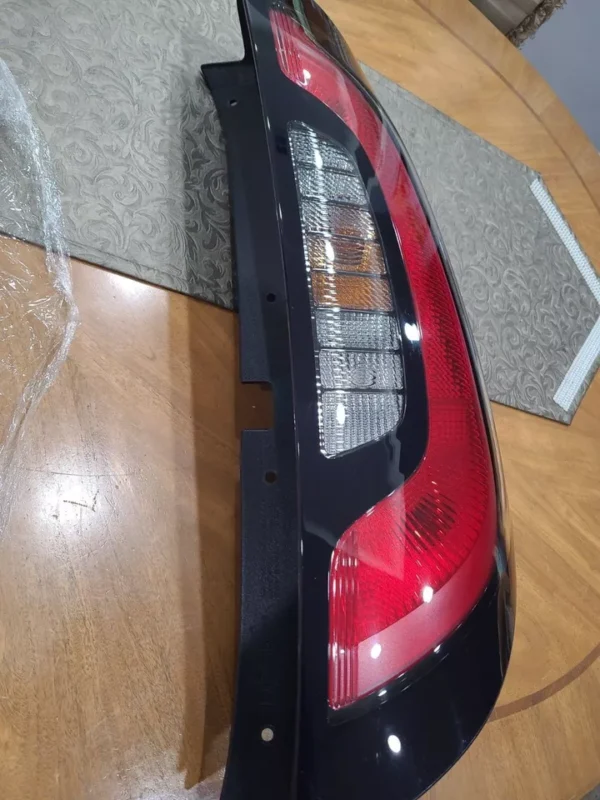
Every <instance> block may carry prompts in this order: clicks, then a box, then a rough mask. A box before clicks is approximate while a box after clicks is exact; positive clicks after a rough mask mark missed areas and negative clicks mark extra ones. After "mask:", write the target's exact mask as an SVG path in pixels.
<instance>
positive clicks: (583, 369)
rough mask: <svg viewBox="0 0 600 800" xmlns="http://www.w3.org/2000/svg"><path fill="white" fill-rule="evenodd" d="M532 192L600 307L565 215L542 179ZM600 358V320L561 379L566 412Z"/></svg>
mask: <svg viewBox="0 0 600 800" xmlns="http://www.w3.org/2000/svg"><path fill="white" fill-rule="evenodd" d="M531 191H532V192H533V194H534V197H535V199H536V200H537V201H538V203H539V204H540V206H541V207H542V209H543V211H544V213H545V214H546V216H547V217H548V219H549V220H550V222H551V223H552V227H553V228H554V230H555V231H556V233H557V234H558V235H559V236H560V238H561V240H562V242H563V244H564V246H565V247H566V248H567V250H568V251H569V254H570V256H571V258H572V259H573V261H574V262H575V264H576V266H577V269H578V270H579V272H580V273H581V275H582V277H583V279H584V280H585V282H586V283H587V285H588V287H589V289H590V291H591V292H592V294H593V295H594V297H595V298H596V300H597V301H598V303H600V279H599V278H598V276H597V275H596V271H595V269H594V268H593V267H592V265H591V264H590V262H589V259H588V257H587V256H586V254H585V253H584V252H583V250H582V249H581V247H580V246H579V243H578V242H577V239H576V238H575V237H574V236H573V233H572V232H571V229H570V228H569V226H568V225H567V223H566V222H565V220H564V218H563V216H562V214H561V213H560V211H559V210H558V208H557V207H556V205H555V204H554V201H553V200H552V198H551V197H550V194H549V192H548V190H547V189H546V187H545V186H544V184H543V183H542V181H541V180H540V179H539V178H538V179H537V180H535V181H534V182H533V183H532V184H531ZM599 356H600V317H599V318H598V320H597V321H596V324H595V325H594V327H593V328H592V330H591V331H590V333H589V334H588V337H587V339H586V340H585V342H584V343H583V345H582V347H581V350H580V351H579V352H578V353H577V355H576V356H575V358H574V359H573V363H572V364H571V366H570V367H569V369H568V370H567V374H566V375H565V377H564V378H563V379H562V382H561V384H560V386H559V387H558V389H557V390H556V394H555V395H554V398H553V400H554V402H555V403H556V404H557V405H559V406H560V407H561V408H562V409H564V410H565V411H569V409H570V408H571V405H572V404H573V401H574V400H575V398H576V397H577V395H578V394H579V391H580V389H581V387H582V386H583V384H584V383H585V381H586V379H587V377H588V374H589V372H590V370H591V369H592V368H593V366H594V364H595V362H596V360H597V359H598V357H599Z"/></svg>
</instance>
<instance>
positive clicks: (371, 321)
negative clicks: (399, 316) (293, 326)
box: [315, 308, 399, 350]
mask: <svg viewBox="0 0 600 800" xmlns="http://www.w3.org/2000/svg"><path fill="white" fill-rule="evenodd" d="M315 322H316V326H317V339H318V342H319V344H320V345H321V347H332V348H336V349H337V348H341V347H347V348H349V349H353V348H357V349H361V350H396V349H398V347H399V338H398V326H397V323H396V320H395V319H394V317H392V316H391V314H388V315H386V314H362V313H361V312H359V311H340V310H339V309H337V308H336V309H325V308H323V309H318V310H317V311H316V313H315Z"/></svg>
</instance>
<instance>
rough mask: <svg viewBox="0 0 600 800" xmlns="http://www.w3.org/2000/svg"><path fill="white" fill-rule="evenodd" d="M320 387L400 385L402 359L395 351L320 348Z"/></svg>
mask: <svg viewBox="0 0 600 800" xmlns="http://www.w3.org/2000/svg"><path fill="white" fill-rule="evenodd" d="M319 367H320V372H321V385H322V387H323V389H382V390H386V389H387V390H393V389H401V388H402V361H401V360H400V356H399V355H398V353H376V352H368V351H367V352H363V351H355V350H321V352H320V353H319Z"/></svg>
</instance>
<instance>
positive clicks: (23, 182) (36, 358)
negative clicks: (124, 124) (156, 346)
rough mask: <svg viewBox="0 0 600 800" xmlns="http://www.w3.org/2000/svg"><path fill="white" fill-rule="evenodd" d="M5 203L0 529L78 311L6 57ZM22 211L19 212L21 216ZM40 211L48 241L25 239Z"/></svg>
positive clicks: (0, 77) (41, 159)
mask: <svg viewBox="0 0 600 800" xmlns="http://www.w3.org/2000/svg"><path fill="white" fill-rule="evenodd" d="M0 203H2V204H3V205H4V207H5V208H6V207H8V208H10V209H11V210H12V211H14V212H17V214H11V217H14V216H18V215H19V212H21V213H22V220H23V222H22V230H19V231H18V232H17V233H18V238H13V237H6V236H2V235H1V234H0V475H1V476H2V478H1V482H0V532H2V531H3V530H4V527H5V525H6V522H7V519H8V514H9V511H10V505H11V500H12V498H13V496H14V491H15V455H16V453H17V448H18V444H19V441H20V438H21V433H22V431H23V428H24V424H25V421H26V419H27V417H28V414H29V413H30V412H31V410H32V408H33V407H34V406H35V405H36V403H37V402H38V401H39V399H40V397H41V396H42V395H43V394H44V392H45V391H46V389H47V388H48V387H49V386H50V384H51V383H52V381H53V380H54V378H55V376H56V374H57V372H58V370H59V368H60V366H61V364H62V363H63V362H64V360H65V359H66V356H67V352H68V349H69V345H70V343H71V340H72V338H73V335H74V333H75V327H76V320H77V312H76V308H75V304H74V302H73V295H72V291H71V276H70V271H69V259H68V257H67V254H66V252H65V247H64V240H63V236H62V223H61V208H60V199H59V195H58V192H57V189H56V186H55V184H54V181H53V179H52V173H51V167H50V158H49V155H48V150H47V147H46V144H45V142H44V141H43V140H42V138H41V136H40V134H39V132H38V130H37V129H36V127H35V125H34V123H33V120H32V118H31V116H30V114H29V111H28V109H27V105H26V103H25V100H24V98H23V95H22V94H21V92H20V90H19V87H18V86H17V84H16V82H15V80H14V78H13V76H12V74H11V72H10V70H9V69H8V67H7V66H6V64H5V63H4V61H2V60H1V59H0ZM19 218H21V217H19ZM32 218H33V219H36V220H37V224H38V226H39V230H42V231H43V241H44V249H40V248H38V247H34V246H32V245H28V244H25V243H24V241H22V240H25V241H26V240H28V239H30V235H29V230H28V227H27V225H28V224H27V220H28V219H29V220H30V219H32Z"/></svg>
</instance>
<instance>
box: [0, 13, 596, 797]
mask: <svg viewBox="0 0 600 800" xmlns="http://www.w3.org/2000/svg"><path fill="white" fill-rule="evenodd" d="M324 5H325V7H326V9H327V10H328V11H329V13H330V14H331V16H332V17H333V18H334V19H335V21H336V22H337V23H338V24H339V26H340V28H341V29H342V31H343V32H344V33H345V35H346V36H347V38H348V40H349V42H350V45H351V46H352V48H353V49H354V51H355V54H356V55H357V57H358V58H359V59H362V60H363V61H366V62H367V63H369V64H370V65H371V66H373V67H375V68H376V69H379V70H380V71H382V72H383V73H385V74H386V75H388V76H389V77H391V78H393V79H395V80H397V81H398V82H399V83H401V84H402V85H403V86H405V87H407V88H408V89H410V90H411V91H413V92H414V93H416V94H417V95H419V96H420V97H422V98H423V99H424V100H426V101H428V102H430V103H432V104H433V105H434V106H436V107H437V108H439V109H441V110H442V111H444V112H446V113H447V114H449V115H450V116H452V117H454V118H455V119H457V120H458V121H459V122H461V123H463V124H464V125H466V126H467V127H469V128H471V129H472V130H474V131H475V132H476V133H478V134H480V135H481V136H483V137H484V138H486V139H488V140H489V141H490V142H492V143H493V144H495V145H497V146H499V147H501V148H502V149H504V150H506V151H507V152H508V153H510V154H511V155H513V156H515V157H516V158H518V159H520V160H522V161H523V162H525V163H527V164H529V165H530V166H531V167H533V168H534V169H537V170H539V171H540V172H541V173H542V175H543V177H544V179H545V181H546V183H547V184H548V186H549V188H550V190H551V192H552V194H553V195H554V197H555V199H556V200H557V202H558V204H559V205H560V206H561V208H562V210H563V212H564V213H565V215H566V217H567V219H568V220H569V222H570V224H571V225H572V227H573V229H574V231H575V233H576V234H577V236H578V237H579V239H580V241H581V243H582V245H583V247H584V249H585V250H586V251H587V253H588V255H589V256H590V258H591V259H592V260H594V261H595V263H596V264H600V212H599V210H598V208H599V204H600V159H599V157H598V154H597V153H596V152H595V150H594V149H593V147H592V145H591V144H590V143H589V141H588V140H587V139H586V137H585V136H584V134H583V133H582V131H581V130H580V129H579V128H578V127H577V125H576V124H575V123H574V121H573V120H572V119H571V117H570V116H569V115H568V113H567V111H566V110H565V108H564V107H563V106H562V105H561V104H560V102H559V101H558V100H557V98H556V97H555V95H554V94H553V93H552V91H551V90H550V89H549V87H548V86H547V85H546V84H545V83H544V82H543V81H542V80H541V79H540V78H539V76H538V75H537V74H536V73H535V71H534V70H533V69H532V68H531V67H529V66H528V64H527V63H526V62H525V61H524V59H523V58H522V57H521V56H520V54H519V53H518V52H517V51H516V50H514V49H513V48H512V46H510V45H509V44H508V42H506V40H504V39H503V38H502V36H501V35H500V34H499V33H498V32H497V31H495V29H494V28H493V27H492V26H491V25H490V24H489V23H488V22H487V21H486V20H485V19H484V18H483V17H481V16H480V15H479V14H478V12H477V11H476V10H475V9H474V8H473V7H472V6H471V5H470V4H469V2H468V0H393V1H392V0H327V1H326V2H325V3H324ZM73 274H74V282H75V293H76V299H77V302H78V304H79V309H80V313H81V326H80V328H79V331H78V334H77V337H76V339H75V342H74V344H73V346H72V349H71V353H70V356H69V359H68V362H67V364H66V365H65V366H64V368H63V369H62V371H61V373H60V376H59V378H58V380H57V381H56V383H55V384H54V386H53V387H52V388H51V390H50V391H49V392H48V394H47V395H46V397H45V398H44V400H43V402H42V404H41V405H40V407H39V409H38V410H37V411H36V413H35V414H34V416H33V417H32V420H31V424H30V427H29V429H28V432H27V437H26V447H25V448H24V450H23V457H22V464H21V469H20V480H19V484H18V486H19V489H18V494H17V497H16V499H15V503H14V508H13V515H12V519H11V522H10V525H9V527H8V529H7V530H6V532H5V534H4V536H3V538H2V540H1V541H0V571H1V579H0V608H1V609H2V613H1V615H0V754H1V757H0V797H1V798H2V800H40V799H41V798H44V800H59V799H60V800H81V799H82V798H92V800H115V799H116V798H118V799H119V800H133V799H134V798H136V799H137V798H144V799H145V800H150V798H153V799H154V798H156V800H158V798H160V800H169V799H170V798H173V800H175V798H177V800H180V798H185V797H194V798H196V800H197V798H199V797H201V796H202V795H201V794H200V793H199V790H198V788H197V787H196V788H192V787H195V785H196V784H197V782H198V781H199V780H200V779H201V778H203V777H206V776H208V775H210V774H211V773H213V772H214V771H215V770H217V769H218V768H219V767H220V766H221V765H222V764H223V761H224V757H225V748H226V741H227V728H228V725H229V720H230V714H231V706H232V687H233V674H234V653H235V616H236V563H237V552H236V547H237V545H236V497H237V481H238V463H237V459H238V438H237V433H236V431H237V430H238V429H239V426H240V424H242V416H243V413H244V414H245V415H246V419H245V420H244V422H245V424H251V421H252V420H251V419H250V420H249V419H248V415H249V416H250V418H251V417H252V413H253V412H256V414H258V413H259V412H260V408H261V406H262V405H263V400H264V398H263V397H262V396H260V395H257V396H255V397H254V398H253V399H252V401H251V402H249V401H248V398H247V397H245V398H244V399H242V398H241V394H240V391H239V387H238V385H237V378H236V376H237V363H236V318H235V316H234V315H233V314H231V313H228V312H226V311H223V310H220V309H217V308H214V307H211V306H209V305H206V304H203V303H201V302H197V301H193V300H190V299H189V298H186V297H182V296H179V295H176V294H173V293H169V292H166V291H163V290H161V289H157V288H155V287H152V286H146V285H144V284H141V283H139V282H136V281H134V280H130V279H128V278H125V277H122V276H117V275H114V274H111V273H110V272H106V271H103V270H101V269H97V268H94V267H90V266H87V265H84V264H78V263H76V264H74V265H73ZM242 412H243V413H242ZM494 413H495V419H496V425H497V428H498V434H499V439H500V444H501V450H502V456H503V459H504V468H505V473H506V481H507V486H508V495H509V501H510V505H511V509H512V520H513V529H514V536H515V542H516V552H517V570H518V619H517V633H516V640H515V647H514V653H513V657H512V663H511V667H510V671H509V674H508V678H507V681H506V685H505V687H504V690H503V692H502V695H501V698H500V700H499V703H498V706H497V708H496V710H495V712H494V715H493V718H492V720H491V721H490V722H489V723H488V725H487V726H486V727H485V729H484V731H483V733H482V734H481V735H480V737H479V738H478V739H477V741H476V742H475V744H474V745H473V747H472V748H471V749H470V750H469V751H468V753H467V754H466V755H465V757H464V758H463V759H462V760H461V761H460V762H459V764H458V765H457V766H456V767H455V768H454V769H452V770H451V771H450V773H449V774H448V775H447V776H446V777H445V778H444V779H443V780H442V781H441V782H440V783H439V784H438V785H437V786H436V787H435V788H434V789H433V790H432V791H431V792H430V793H429V795H428V797H429V798H430V799H432V798H435V800H466V799H467V798H469V799H470V798H477V799H479V798H481V800H496V798H498V799H500V798H501V799H502V800H567V798H579V797H581V796H582V795H583V793H584V792H585V791H587V790H588V789H589V788H591V787H592V786H593V785H595V784H596V783H598V782H599V781H600V665H599V664H598V659H597V656H598V654H599V652H600V644H599V643H600V586H599V584H600V578H599V568H600V546H599V535H600V532H599V527H600V522H599V520H600V492H599V484H598V474H599V468H600V381H599V380H598V379H596V380H595V382H594V383H593V385H592V387H591V388H590V390H589V391H588V394H587V396H586V397H585V399H584V401H583V403H582V405H581V408H580V409H579V411H578V412H577V414H576V416H575V419H574V422H573V424H572V425H571V426H570V427H565V426H562V425H559V424H557V423H553V422H550V421H548V420H544V419H539V418H536V417H533V416H530V415H527V414H524V413H521V412H518V411H515V410H513V409H508V408H503V407H500V406H496V407H495V408H494ZM265 779H266V780H267V779H268V776H266V777H265Z"/></svg>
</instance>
